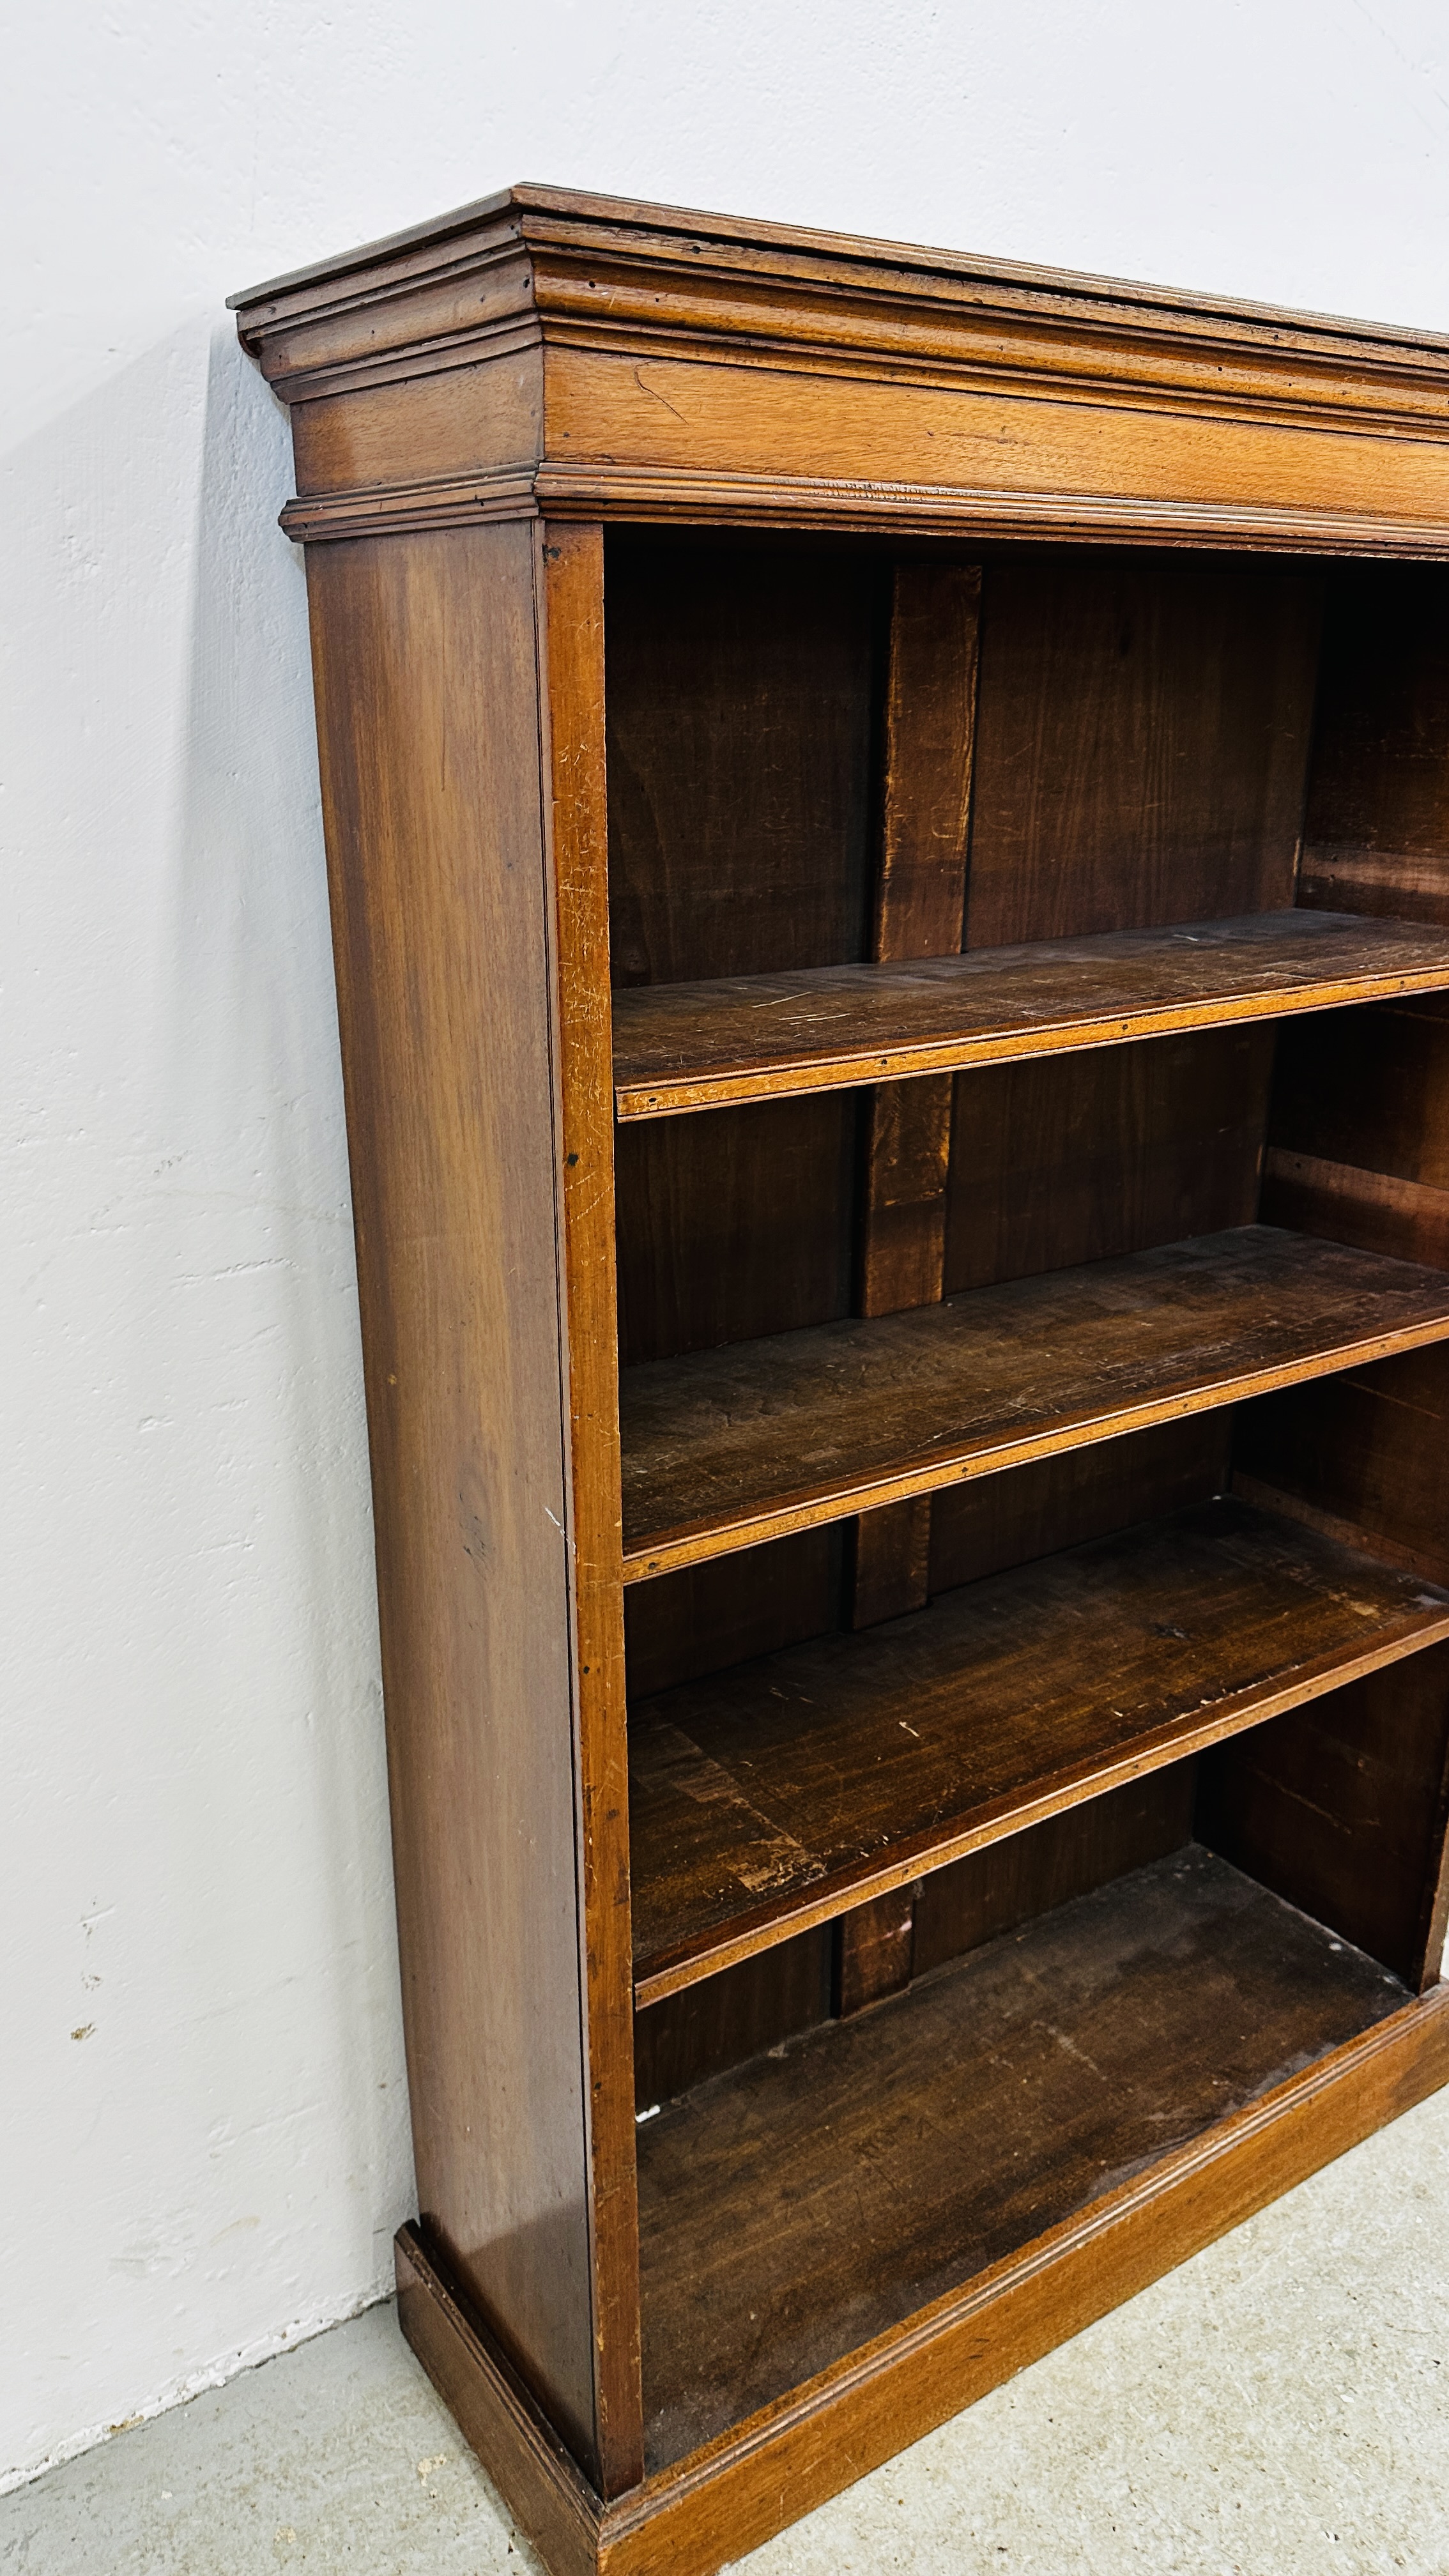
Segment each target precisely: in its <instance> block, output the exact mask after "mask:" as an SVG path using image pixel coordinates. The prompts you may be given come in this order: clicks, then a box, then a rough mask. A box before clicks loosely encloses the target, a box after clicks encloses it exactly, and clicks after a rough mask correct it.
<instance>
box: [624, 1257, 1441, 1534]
mask: <svg viewBox="0 0 1449 2576" xmlns="http://www.w3.org/2000/svg"><path fill="white" fill-rule="evenodd" d="M1446 1336H1449V1272H1443V1271H1438V1270H1429V1269H1425V1268H1423V1267H1422V1266H1421V1265H1420V1264H1418V1263H1415V1262H1406V1261H1394V1260H1389V1259H1386V1258H1385V1257H1383V1256H1382V1255H1380V1254H1376V1253H1369V1252H1360V1251H1355V1250H1352V1249H1350V1248H1349V1247H1348V1246H1346V1245H1343V1244H1338V1243H1328V1242H1322V1241H1319V1240H1318V1239H1316V1238H1315V1237H1311V1236H1307V1235H1297V1234H1290V1233H1287V1232H1285V1231H1283V1230H1282V1229H1280V1228H1278V1227H1275V1226H1238V1227H1233V1228H1231V1229H1230V1230H1229V1231H1228V1232H1226V1233H1222V1234H1212V1235H1199V1236H1196V1237H1194V1238H1193V1239H1192V1240H1190V1241H1189V1242H1186V1243H1175V1244H1167V1245H1164V1246H1160V1247H1159V1248H1157V1249H1156V1250H1153V1251H1150V1252H1138V1253H1132V1254H1130V1255H1128V1256H1127V1257H1126V1258H1124V1259H1121V1260H1116V1261H1096V1262H1090V1263H1087V1264H1085V1265H1083V1266H1082V1267H1080V1268H1077V1269H1071V1270H1057V1271H1050V1272H1047V1273H1045V1274H1044V1275H1042V1276H1039V1277H1036V1278H1031V1279H1018V1280H1013V1281H1011V1282H1009V1283H1008V1284H1007V1285H1006V1286H1004V1287H993V1288H978V1289H972V1290H970V1291H969V1292H968V1293H966V1294H965V1295H962V1296H958V1297H952V1298H948V1299H947V1300H946V1301H945V1303H944V1304H942V1305H939V1306H931V1307H921V1308H917V1309H915V1310H913V1311H912V1312H910V1313H908V1314H902V1315H886V1316H881V1317H877V1318H874V1319H871V1320H869V1321H862V1320H859V1319H847V1320H846V1321H843V1322H840V1323H834V1324H822V1325H815V1326H812V1327H810V1328H809V1329H808V1330H806V1331H803V1332H796V1333H780V1334H775V1335H772V1336H771V1337H769V1338H768V1339H766V1340H763V1341H753V1342H735V1343H731V1344H728V1345H727V1346H726V1347H725V1348H723V1349H721V1350H708V1351H698V1352H694V1353H691V1354H690V1355H689V1356H688V1357H686V1358H683V1359H670V1360H656V1361H651V1362H649V1363H647V1364H646V1365H644V1366H642V1367H638V1368H633V1369H629V1370H626V1371H625V1372H624V1373H623V1375H622V1378H621V1381H620V1413H621V1426H622V1434H623V1468H622V1472H623V1505H624V1579H625V1581H626V1582H631V1581H635V1582H637V1581H639V1580H640V1579H642V1578H644V1577H646V1576H649V1575H653V1574H662V1573H666V1572H667V1571H669V1570H670V1569H671V1568H672V1567H675V1566H681V1565H689V1564H693V1563H696V1562H698V1561H699V1560H700V1559H702V1558H705V1557H711V1556H720V1555H724V1554H727V1553H728V1552H729V1551H730V1550H732V1549H735V1548H742V1547H751V1546H753V1545H755V1544H756V1543H758V1542H759V1541H760V1540H762V1539H768V1538H775V1537H779V1536H782V1535H783V1534H784V1533H785V1532H787V1531H790V1530H798V1529H808V1528H810V1527H812V1526H814V1525H816V1524H818V1523H819V1522H822V1521H828V1520H837V1519H840V1518H842V1517H844V1516H845V1515H847V1514H849V1513H852V1512H859V1511H869V1510H872V1509H875V1508H876V1507H877V1506H879V1505H882V1504H885V1503H889V1502H895V1501H899V1500H901V1499H903V1498H905V1497H907V1496H909V1495H911V1494H921V1493H930V1492H933V1491H935V1490H936V1489H938V1488H939V1487H941V1486H943V1485H947V1484H952V1483H955V1482H956V1481H957V1480H958V1479H960V1478H963V1477H967V1476H981V1475H989V1474H991V1473H993V1472H994V1471H995V1470H997V1469H999V1468H1003V1467H1011V1466H1017V1465H1020V1464H1022V1463H1024V1462H1025V1461H1026V1460H1027V1459H1030V1458H1040V1457H1045V1456H1047V1455H1048V1454H1050V1453H1051V1452H1053V1451H1059V1450H1064V1449H1073V1448H1081V1447H1084V1446H1086V1445H1087V1444H1088V1443H1090V1442H1092V1441H1097V1440H1107V1439H1111V1438H1113V1437H1115V1436H1116V1435H1117V1434H1118V1433H1121V1432H1126V1431H1133V1430H1137V1429H1140V1428H1142V1427H1144V1426H1145V1425H1147V1424H1149V1423H1153V1422H1162V1421H1166V1420H1168V1419H1170V1418H1172V1417H1175V1416H1181V1415H1185V1414H1190V1413H1197V1412H1203V1411H1206V1410H1207V1409H1209V1408H1210V1407H1213V1406H1216V1405H1223V1404H1231V1403H1234V1402H1236V1401H1237V1400H1239V1399H1240V1398H1242V1397H1246V1396H1251V1395H1260V1394H1265V1393H1267V1392H1268V1391H1269V1390H1270V1389H1272V1388H1275V1387H1282V1386H1289V1385H1292V1384H1294V1383H1296V1382H1298V1381H1300V1380H1303V1379H1307V1378H1312V1377H1321V1376H1324V1375H1326V1374H1328V1373H1329V1372H1331V1371H1333V1370H1336V1369H1342V1368H1346V1367H1348V1366H1350V1365H1354V1364H1358V1363H1361V1362H1364V1361H1367V1360H1371V1359H1380V1358H1385V1357H1387V1356H1389V1355H1390V1354H1391V1353H1393V1352H1396V1351H1403V1350H1411V1349H1414V1348H1416V1347H1418V1346H1420V1345H1422V1344H1424V1343H1426V1342H1434V1341H1439V1340H1442V1339H1444V1338H1445V1337H1446Z"/></svg>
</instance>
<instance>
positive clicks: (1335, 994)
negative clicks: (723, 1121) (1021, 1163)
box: [614, 880, 1449, 1119]
mask: <svg viewBox="0 0 1449 2576" xmlns="http://www.w3.org/2000/svg"><path fill="white" fill-rule="evenodd" d="M1179 883H1180V880H1179ZM1446 984H1449V936H1440V935H1438V934H1437V932H1436V929H1435V928H1434V927H1433V926H1432V925H1430V924H1425V923H1415V922H1407V921H1387V920H1372V919H1365V918H1362V917H1360V916H1358V915H1355V914H1352V913H1341V912H1305V911H1293V910H1283V909H1281V908H1280V909H1278V910H1276V911H1268V912H1263V913H1259V914H1249V915H1246V916H1243V917H1240V918H1238V919H1236V920H1232V921H1204V922H1175V923H1172V924H1170V925H1169V926H1167V927H1166V928H1163V929H1156V930H1145V931H1143V930H1139V931H1122V932H1116V933H1105V934H1102V935H1100V936H1098V937H1096V938H1083V939H1043V940H1040V941H1028V942H1026V943H1024V944H1018V945H1017V946H1015V947H1010V948H984V949H973V950H971V951H970V952H969V953H968V954H967V955H965V956H938V957H926V958H917V959H915V960H913V961H911V962H908V963H906V964H889V965H885V966H870V965H855V966H834V967H816V968H814V969H813V970H805V971H802V972H798V973H796V974H793V975H762V976H758V977H753V976H741V977H725V978H722V979H721V980H719V981H718V982H714V983H705V984H692V985H682V986H681V985H671V984H656V985H653V986H650V987H643V988H638V989H631V990H628V991H623V992H619V993H616V995H615V997H614V1086H615V1099H616V1104H617V1108H618V1114H619V1116H620V1118H621V1119H639V1118H658V1117H665V1116H671V1115H673V1114H675V1113H677V1112H678V1111H681V1110H685V1109H695V1108H710V1107H717V1106H721V1105H723V1104H725V1103H727V1102H732V1101H739V1100H745V1099H753V1098H758V1097H766V1096H769V1097H774V1096H778V1095H781V1094H785V1093H799V1092H805V1091H815V1090H826V1089H829V1090H834V1089H837V1088H839V1087H841V1086H843V1085H847V1084H856V1083H867V1082H879V1081H882V1080H884V1079H887V1078H889V1079H891V1080H895V1079H896V1078H898V1077H910V1076H918V1075H926V1074H932V1073H938V1072H941V1071H946V1070H953V1069H955V1068H957V1067H959V1066H963V1065H973V1064H989V1063H994V1062H996V1061H998V1060H1000V1059H1001V1058H1003V1057H1014V1056H1037V1055H1052V1054H1058V1053H1063V1052H1066V1051H1068V1050H1076V1049H1079V1048H1085V1047H1102V1046H1115V1045H1120V1044H1122V1043H1124V1042H1130V1041H1132V1040H1134V1039H1137V1038H1142V1037H1157V1036H1162V1035H1165V1034H1167V1033H1169V1032H1173V1031H1179V1030H1185V1029H1194V1028H1221V1027H1222V1026H1223V1025H1224V1024H1225V1023H1227V1022H1230V1021H1236V1020H1257V1019H1263V1020H1268V1019H1283V1018H1286V1017H1288V1016H1290V1015H1291V1014H1294V1013H1297V1012H1300V1011H1319V1010H1326V1009H1330V1008H1332V1007H1334V1006H1336V1005H1340V1004H1346V1003H1352V1002H1361V1001H1375V1000H1380V999H1383V998H1384V997H1386V996H1390V995H1392V994H1395V993H1408V992H1432V991H1436V990H1442V989H1443V988H1444V987H1445V985H1446ZM1340 1033H1341V1034H1343V1035H1346V1034H1347V1030H1346V1027H1345V1026H1342V1025H1341V1024H1340Z"/></svg>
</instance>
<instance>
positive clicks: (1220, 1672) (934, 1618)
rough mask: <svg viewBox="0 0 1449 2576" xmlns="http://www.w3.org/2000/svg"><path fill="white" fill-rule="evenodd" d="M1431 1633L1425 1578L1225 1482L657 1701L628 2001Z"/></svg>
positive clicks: (638, 1736)
mask: <svg viewBox="0 0 1449 2576" xmlns="http://www.w3.org/2000/svg"><path fill="white" fill-rule="evenodd" d="M1444 1637H1449V1593H1443V1592H1439V1591H1437V1590H1434V1589H1431V1588H1430V1587H1428V1586H1426V1585H1424V1584H1422V1583H1420V1582H1418V1581H1417V1580H1416V1579H1415V1578H1414V1577H1413V1576H1412V1575H1407V1574H1402V1573H1395V1572H1393V1571H1392V1570H1388V1569H1385V1568H1383V1567H1381V1566H1377V1565H1375V1564H1374V1563H1373V1562H1372V1561H1371V1560H1370V1559H1368V1558H1366V1557H1363V1556H1359V1555H1355V1554H1353V1553H1351V1552H1350V1551H1348V1550H1346V1549H1343V1548H1339V1547H1336V1546H1335V1545H1334V1544H1333V1543H1332V1542H1331V1541H1330V1540H1327V1539H1324V1538H1321V1537H1320V1536H1318V1535H1317V1534H1316V1533H1315V1532H1313V1531H1311V1530H1308V1529H1305V1528H1304V1527H1303V1526H1302V1525H1301V1524H1297V1523H1294V1522H1291V1521H1283V1520H1278V1519H1274V1518H1271V1517H1270V1516H1268V1515H1267V1514H1264V1513H1259V1512H1256V1511H1254V1510H1253V1509H1252V1508H1251V1507H1250V1506H1248V1505H1246V1504H1243V1503H1241V1502H1237V1501H1234V1500H1232V1499H1230V1498H1225V1499H1224V1500H1222V1501H1221V1502H1216V1503H1209V1504H1205V1505H1199V1506H1198V1507H1197V1508H1196V1509H1195V1510H1192V1511H1189V1512H1186V1513H1182V1514H1179V1515H1177V1516H1176V1517H1175V1518H1173V1519H1171V1520H1168V1521H1165V1522H1147V1523H1144V1524H1143V1525H1141V1526H1140V1527H1138V1528H1136V1529H1132V1530H1127V1531H1124V1532H1120V1533H1118V1534H1116V1535H1114V1536H1113V1537H1111V1538H1102V1539H1094V1540H1091V1541H1089V1542H1088V1543H1087V1544H1086V1545H1085V1546H1082V1547H1078V1548H1074V1549H1071V1550H1069V1551H1067V1552H1066V1553H1065V1554H1064V1555H1061V1556H1054V1557H1045V1558H1042V1559H1040V1560H1038V1561H1037V1562H1036V1563H1035V1564H1027V1565H1019V1566H1016V1567H1015V1568H1013V1569H1012V1571H1011V1572H1009V1573H1006V1574H1000V1575H996V1576H992V1577H988V1578H987V1579H986V1580H985V1581H984V1582H981V1583H978V1584H972V1585H968V1586H966V1587H964V1588H963V1589H962V1590H961V1591H959V1592H956V1593H946V1594H943V1595H942V1596H941V1597H940V1598H938V1599H937V1600H936V1601H935V1602H933V1603H932V1605H931V1607H930V1608H929V1609H928V1610H922V1611H919V1612H916V1613H915V1614H914V1615H912V1616H911V1617H909V1618H905V1619H900V1620H894V1621H891V1622H889V1623H887V1624H886V1625H885V1626H884V1627H880V1628H876V1629H873V1630H871V1631H869V1632H867V1633H865V1634H862V1635H848V1634H837V1635H835V1636H830V1637H825V1638H821V1639H820V1640H818V1641H817V1642H816V1643H814V1644H811V1645H806V1646H796V1647H793V1648H791V1649H789V1650H788V1651H787V1652H786V1653H784V1654H779V1655H771V1656H767V1657H765V1658H764V1659H763V1660H762V1661H761V1662H759V1663H752V1664H741V1665H737V1666H735V1667H734V1668H733V1669H732V1670H731V1671H730V1672H728V1673H725V1674H721V1675H719V1676H718V1677H716V1678H715V1679H713V1680H711V1681H700V1682H694V1683H691V1684H688V1685H686V1686H685V1687H684V1688H682V1689H679V1690H674V1691H666V1692H665V1693H663V1694H662V1695H661V1696H660V1697H659V1698H658V1699H655V1700H651V1701H646V1702H645V1703H644V1704H643V1705H642V1706H641V1707H639V1708H638V1709H636V1710H635V1712H634V1716H633V1720H632V1723H631V1728H630V1764H631V1774H632V1777H631V1791H630V1796H631V1813H632V1817H633V1849H634V1942H635V1981H636V1983H635V1992H636V1995H637V1997H638V2000H639V2001H640V2002H641V2003H644V2002H648V2001H650V2000H652V1999H653V1998H654V1997H655V1996H656V1995H659V1994H663V1993H666V1992H668V1991H669V1989H670V1987H671V1986H673V1985H681V1984H683V1983H685V1982H686V1980H688V1979H689V1978H691V1977H699V1976H703V1975H707V1974H709V1973H710V1971H711V1970H712V1969H713V1968H716V1967H719V1966H722V1965H724V1964H725V1963H726V1962H727V1961H728V1960H731V1959H735V1958H738V1957H740V1956H742V1955H744V1953H745V1951H746V1949H747V1948H758V1947H760V1946H761V1945H763V1944H764V1943H765V1942H768V1941H772V1940H778V1939H781V1938H783V1937H785V1936H786V1935H787V1934H789V1933H791V1932H793V1931H796V1930H799V1929H800V1928H802V1927H803V1926H804V1924H805V1923H807V1922H809V1921H812V1920H814V1921H818V1920H821V1919H823V1918H824V1917H825V1916H827V1915H828V1914H830V1913H832V1912H835V1911H838V1910H839V1908H840V1907H841V1905H842V1904H843V1903H847V1902H849V1901H850V1900H851V1898H852V1897H853V1896H858V1897H860V1898H862V1899H863V1898H865V1897H867V1896H869V1897H878V1896H884V1895H886V1894H887V1893H888V1891H889V1890H890V1889H891V1888H893V1887H900V1886H903V1885H906V1884H908V1883H909V1882H910V1881H911V1880H913V1879H914V1878H916V1877H917V1876H918V1875H919V1874H920V1872H921V1870H922V1869H925V1868H934V1867H938V1866H939V1865H940V1864H941V1863H942V1862H944V1861H946V1860H950V1859H954V1858H956V1857H957V1856H958V1855H959V1854H961V1853H963V1852H965V1851H968V1850H972V1849H974V1848H976V1847H977V1846H978V1845H981V1844H985V1843H987V1842H989V1841H993V1840H996V1839H998V1838H999V1837H1001V1836H1004V1835H1007V1834H1011V1833H1015V1832H1017V1831H1019V1829H1020V1828H1021V1827H1022V1826H1023V1825H1027V1824H1032V1823H1035V1822H1036V1821H1038V1819H1039V1818H1040V1817H1042V1816H1044V1815H1046V1814H1049V1813H1050V1812H1051V1811H1052V1810H1053V1809H1055V1808H1057V1807H1062V1806H1068V1805H1075V1804H1076V1803H1078V1802H1079V1801H1080V1800H1082V1799H1086V1798H1092V1797H1095V1796H1097V1795H1099V1794H1100V1792H1101V1791H1102V1790H1104V1789H1107V1788H1111V1787H1113V1786H1115V1785H1116V1784H1117V1783H1118V1782H1120V1781H1123V1780H1126V1779H1128V1778H1131V1777H1132V1776H1133V1775H1134V1774H1136V1773H1138V1772H1141V1771H1144V1770H1147V1769H1150V1768H1156V1767H1158V1766H1159V1765H1161V1764H1163V1763H1167V1762H1171V1761H1174V1760H1177V1759H1179V1758H1180V1757H1181V1756H1182V1755H1184V1754H1186V1753H1189V1752H1193V1751H1195V1750H1197V1749H1198V1748H1199V1747H1201V1746H1203V1745H1207V1744H1212V1743H1214V1742H1216V1741H1217V1740H1218V1739H1219V1738H1220V1737H1222V1736H1225V1735H1228V1734H1236V1733H1238V1732H1239V1731H1240V1730H1242V1729H1243V1728H1245V1727H1255V1726H1257V1725H1258V1724H1259V1723H1260V1722H1261V1721H1262V1720H1263V1719H1266V1718H1270V1717H1272V1716H1274V1715H1275V1714H1276V1713H1277V1712H1278V1711H1279V1710H1281V1709H1285V1708H1292V1707H1294V1706H1296V1705H1297V1704H1298V1703H1299V1702H1300V1701H1303V1700H1307V1699H1310V1698H1314V1697H1317V1696H1319V1695H1320V1694H1322V1693H1323V1692H1325V1691H1330V1690H1333V1689H1335V1687H1336V1686H1337V1685H1338V1684H1340V1683H1342V1682H1346V1681H1349V1680H1351V1679H1353V1678H1354V1677H1355V1676H1357V1675H1359V1674H1362V1673H1366V1672H1369V1671H1372V1670H1374V1669H1375V1668H1376V1667H1377V1666H1379V1665H1381V1664H1387V1663H1390V1662H1393V1661H1396V1660H1397V1659H1398V1658H1399V1657H1400V1656H1403V1655H1405V1654H1409V1653H1412V1652H1414V1651H1415V1649H1416V1648H1421V1647H1427V1646H1430V1645H1433V1644H1434V1643H1435V1642H1436V1641H1437V1640H1439V1639H1441V1638H1444ZM1242 1758H1243V1759H1244V1760H1245V1761H1248V1760H1251V1759H1253V1758H1254V1756H1253V1754H1252V1752H1251V1750H1250V1749H1248V1748H1245V1750H1244V1753H1243V1757H1242ZM1441 1767H1442V1765H1441ZM1435 1787H1436V1789H1437V1780H1436V1783H1435ZM1422 1879H1423V1866H1422V1857H1421V1863H1420V1867H1419V1869H1418V1871H1417V1873H1415V1872H1406V1873H1405V1883H1409V1882H1412V1883H1414V1884H1419V1883H1421V1882H1422ZM1313 1910H1315V1911H1321V1909H1319V1908H1315V1909H1313Z"/></svg>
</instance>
